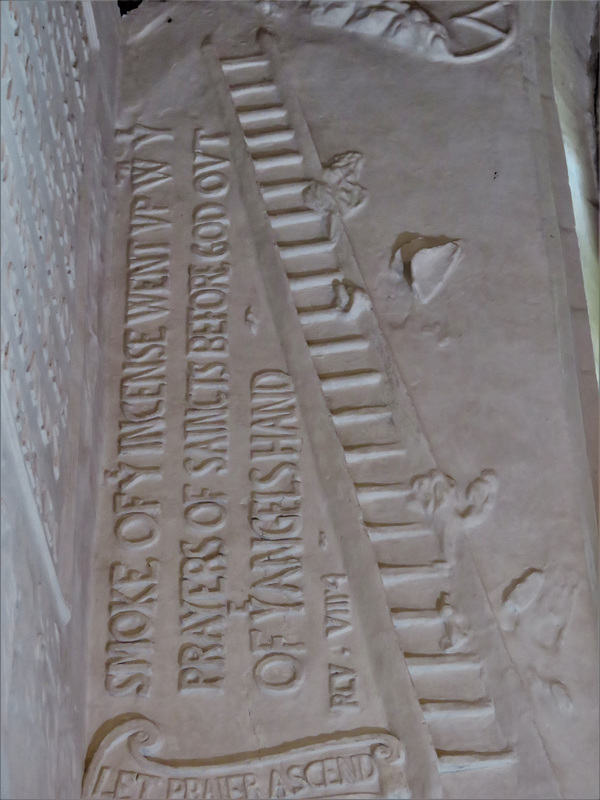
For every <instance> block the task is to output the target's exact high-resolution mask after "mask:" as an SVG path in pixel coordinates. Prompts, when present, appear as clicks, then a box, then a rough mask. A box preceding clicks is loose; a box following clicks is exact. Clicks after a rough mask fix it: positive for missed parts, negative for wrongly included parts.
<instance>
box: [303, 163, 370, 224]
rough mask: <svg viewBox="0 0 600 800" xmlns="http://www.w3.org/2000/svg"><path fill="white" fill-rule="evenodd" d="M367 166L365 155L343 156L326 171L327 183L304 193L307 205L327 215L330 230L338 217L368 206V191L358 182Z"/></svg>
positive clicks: (317, 184)
mask: <svg viewBox="0 0 600 800" xmlns="http://www.w3.org/2000/svg"><path fill="white" fill-rule="evenodd" d="M364 162H365V159H364V156H363V155H362V153H357V152H355V151H353V150H350V151H348V152H347V153H340V154H339V155H337V156H335V157H334V158H332V159H331V161H330V162H329V163H328V164H326V165H325V166H324V167H323V180H322V181H311V183H309V185H308V186H307V187H306V188H305V189H304V192H303V193H302V198H303V200H304V202H305V203H306V205H307V206H308V207H309V208H313V209H314V210H315V211H320V212H321V213H323V214H325V215H326V217H327V219H328V227H329V228H330V229H331V228H332V225H333V223H334V219H335V218H336V217H337V215H340V216H342V217H345V216H347V215H348V214H350V213H352V212H354V211H357V210H358V209H359V208H360V207H361V206H362V205H363V204H364V203H365V202H366V199H367V190H366V189H365V188H364V186H361V185H360V183H359V182H358V178H359V175H360V173H361V170H362V168H363V165H364ZM330 232H331V231H330Z"/></svg>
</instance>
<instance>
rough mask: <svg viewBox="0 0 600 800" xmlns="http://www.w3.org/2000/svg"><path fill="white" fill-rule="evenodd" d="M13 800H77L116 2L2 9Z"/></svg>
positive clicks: (6, 580) (5, 767)
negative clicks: (45, 799)
mask: <svg viewBox="0 0 600 800" xmlns="http://www.w3.org/2000/svg"><path fill="white" fill-rule="evenodd" d="M1 15H2V17H1V23H2V40H1V56H0V58H1V67H0V69H1V81H2V83H1V118H2V149H1V164H2V178H1V192H2V196H1V199H2V262H1V263H2V277H1V281H2V339H1V353H0V355H1V360H2V369H1V370H0V373H1V382H2V575H1V577H2V582H1V592H2V593H1V601H2V608H1V610H2V662H1V668H2V698H1V700H2V716H1V725H2V765H1V766H2V769H1V780H2V784H1V789H0V795H1V796H2V798H65V800H67V798H75V797H78V796H79V794H80V780H81V774H80V771H81V768H82V766H83V760H84V755H85V753H84V746H85V743H84V739H83V731H84V722H85V720H84V709H85V703H84V691H85V684H84V681H85V673H86V671H85V668H84V663H83V659H84V641H85V626H84V620H85V609H86V586H87V583H88V577H89V576H88V574H87V570H88V568H89V567H88V565H89V548H90V542H91V534H92V531H93V526H94V517H95V508H96V501H95V493H96V485H97V463H96V459H95V454H96V453H97V451H98V440H99V436H100V431H99V425H98V420H99V418H100V416H99V411H100V400H101V386H100V382H99V379H98V376H99V374H100V365H101V361H102V353H101V349H100V347H99V341H100V340H101V337H100V335H99V328H100V326H101V316H102V315H101V309H100V306H99V298H100V297H101V296H102V287H101V283H102V276H103V275H104V274H105V264H106V263H107V261H108V252H107V247H108V242H109V238H108V236H107V231H108V230H109V228H110V221H109V210H110V196H111V186H112V181H113V175H112V173H113V170H112V137H113V130H114V108H115V100H116V70H117V65H118V47H117V21H118V10H117V7H116V3H114V4H113V3H111V2H87V3H86V2H84V3H79V2H77V3H76V2H52V3H47V2H27V1H23V0H20V2H3V3H2V4H1Z"/></svg>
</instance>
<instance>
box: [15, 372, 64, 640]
mask: <svg viewBox="0 0 600 800" xmlns="http://www.w3.org/2000/svg"><path fill="white" fill-rule="evenodd" d="M1 383H2V408H3V409H5V410H6V409H8V408H10V405H9V401H8V390H7V388H6V383H5V378H4V373H2V379H1ZM2 444H3V448H4V449H5V452H6V454H7V458H8V459H9V462H10V463H9V465H7V469H6V476H8V475H10V476H11V483H13V482H14V483H16V484H17V485H18V486H19V488H22V490H23V499H24V500H25V503H24V505H23V511H24V512H25V514H26V515H27V518H28V521H29V525H27V526H26V527H27V530H28V532H29V535H31V537H32V541H33V543H34V545H35V547H36V549H37V552H38V553H39V555H40V561H41V563H42V565H43V568H44V572H45V573H46V577H47V579H48V586H49V588H50V591H51V594H52V599H53V601H54V604H55V610H56V614H57V617H58V619H59V620H60V623H61V625H63V626H65V625H68V624H69V621H70V619H71V611H70V609H69V607H68V605H67V603H66V601H65V598H64V595H63V592H62V589H61V587H60V583H59V580H58V575H57V572H56V567H55V566H54V561H53V560H52V555H51V554H50V549H49V548H48V544H47V542H46V535H45V534H44V528H43V525H42V520H41V519H40V515H39V513H38V510H37V506H36V502H35V497H34V495H33V489H32V487H31V481H30V479H29V475H28V473H27V470H26V469H25V464H24V463H23V458H22V455H21V448H20V446H19V436H18V433H17V429H16V427H15V423H14V420H13V419H12V417H11V416H10V414H7V413H6V411H3V413H2ZM5 480H6V478H5Z"/></svg>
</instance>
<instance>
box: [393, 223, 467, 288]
mask: <svg viewBox="0 0 600 800" xmlns="http://www.w3.org/2000/svg"><path fill="white" fill-rule="evenodd" d="M459 241H460V240H459V239H451V238H450V237H448V236H423V235H421V234H418V233H410V232H407V233H402V234H401V235H400V236H399V237H398V238H397V239H396V242H395V244H394V247H393V249H392V258H391V261H390V269H392V270H394V271H395V272H396V273H397V274H398V275H400V276H401V277H403V278H404V279H405V281H406V283H407V284H408V285H409V286H410V288H411V289H412V293H413V295H414V296H415V297H417V298H418V299H419V300H420V301H421V303H428V302H429V301H430V300H431V299H432V298H434V297H435V296H436V295H437V294H438V293H439V291H440V290H441V289H442V287H443V286H444V285H445V283H446V281H447V280H448V278H449V276H450V274H451V273H452V271H453V270H454V268H455V267H456V265H457V264H458V263H459V261H460V260H461V256H462V251H461V247H460V245H459V244H458V242H459Z"/></svg>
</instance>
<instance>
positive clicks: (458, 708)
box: [203, 32, 558, 798]
mask: <svg viewBox="0 0 600 800" xmlns="http://www.w3.org/2000/svg"><path fill="white" fill-rule="evenodd" d="M258 41H259V48H258V49H257V50H256V51H255V52H253V53H250V54H244V55H241V56H239V57H226V58H225V57H222V58H220V57H219V55H218V53H217V50H216V49H215V47H214V46H213V45H212V44H211V43H210V42H206V43H205V44H204V46H203V52H204V54H205V57H206V59H207V62H208V63H209V66H210V68H211V71H212V74H213V77H214V79H215V81H217V83H218V85H219V94H220V99H221V103H222V107H223V112H224V117H225V120H226V122H227V123H228V125H229V127H230V131H231V137H232V147H233V148H234V149H235V148H236V144H238V143H239V148H238V149H237V150H236V153H235V155H234V157H233V163H234V166H235V167H236V168H237V170H238V176H239V179H240V185H241V187H242V193H243V195H244V199H245V202H246V205H247V208H248V213H249V217H250V221H251V224H252V226H253V232H254V236H255V241H256V243H257V248H258V250H259V257H261V256H262V254H263V253H264V254H265V256H266V257H268V260H269V261H270V262H272V263H276V264H277V265H278V269H279V270H280V271H281V272H282V273H283V274H284V275H285V277H286V282H287V287H288V298H289V300H290V301H291V302H288V307H291V308H293V309H295V313H296V315H297V321H298V322H299V325H296V326H295V327H294V329H293V330H294V333H293V334H291V333H289V332H288V333H285V335H284V333H281V332H282V331H284V328H285V327H286V324H287V323H286V320H285V319H283V318H282V313H283V312H282V307H281V306H280V307H277V308H275V307H273V308H272V311H273V315H274V319H275V322H276V325H277V326H278V329H279V331H280V333H281V337H282V342H283V344H284V350H285V349H286V344H285V343H286V341H288V342H289V341H290V339H289V338H287V339H286V337H292V336H293V337H295V338H294V339H293V341H292V346H293V349H294V352H295V353H299V352H300V351H301V349H303V350H304V352H305V353H307V354H308V356H309V358H310V364H311V365H312V370H313V374H314V376H316V378H317V379H318V385H319V386H320V389H321V392H322V396H323V398H324V401H325V404H324V406H326V411H325V413H326V414H327V415H328V417H329V422H328V424H329V425H331V424H332V425H333V429H334V430H335V434H336V436H337V439H338V441H339V444H340V445H341V449H342V451H343V457H344V460H345V469H346V471H347V474H348V475H349V476H350V479H351V482H352V484H353V486H354V490H355V495H356V499H357V501H358V508H359V513H360V517H361V519H360V520H359V521H358V523H359V526H360V525H361V524H362V526H364V530H365V531H366V535H368V539H369V541H370V546H371V551H372V553H373V554H374V559H375V560H376V562H377V564H378V567H379V574H380V577H381V582H382V584H383V589H384V594H385V599H386V603H387V608H388V612H389V615H390V618H391V620H392V622H393V626H394V628H395V631H396V635H397V639H398V642H399V644H400V647H401V650H402V652H403V653H404V658H405V659H406V664H407V667H408V671H409V673H410V677H411V680H412V684H413V687H414V689H413V690H414V692H415V693H416V696H417V697H418V701H419V704H420V708H421V712H422V715H423V717H424V719H425V721H426V723H427V727H428V729H429V732H430V735H431V738H432V741H433V745H434V747H435V751H436V755H437V769H438V771H439V774H440V776H441V781H442V790H443V793H444V796H447V797H462V796H467V795H468V796H481V797H484V796H485V797H496V798H497V797H512V796H514V792H515V789H516V786H517V783H519V784H521V776H522V775H523V773H524V771H525V770H528V771H530V772H531V771H533V772H534V773H536V774H537V781H536V782H534V784H531V783H529V781H527V780H526V781H525V782H524V784H523V785H525V784H528V785H529V786H530V787H532V786H534V785H535V783H537V785H536V786H535V788H531V789H530V792H531V793H530V794H527V796H531V797H534V796H535V797H538V796H539V797H541V796H558V790H557V788H556V785H555V782H554V778H553V777H552V774H551V769H550V767H549V764H548V762H547V759H546V756H545V754H544V752H543V749H542V746H541V741H540V739H539V735H538V732H537V731H536V730H535V729H534V727H533V725H532V724H531V722H530V720H529V719H528V718H527V714H526V712H525V709H526V708H527V701H526V700H525V696H524V693H523V690H522V687H521V684H520V682H519V680H518V679H517V678H516V673H515V671H514V669H513V667H512V665H511V662H510V659H509V656H508V654H507V651H506V650H505V648H504V645H503V642H502V638H501V635H500V632H499V630H498V627H497V624H496V621H495V619H494V616H493V614H492V611H491V608H490V606H489V602H488V600H487V596H486V594H485V590H484V588H483V586H482V584H481V582H480V581H479V578H478V575H477V571H476V568H475V566H474V564H473V562H472V560H471V557H470V554H469V551H468V548H467V546H466V539H465V537H464V532H463V531H464V528H465V527H467V526H468V525H475V524H478V522H479V521H481V520H482V519H483V518H484V516H485V513H486V512H487V510H489V507H490V506H491V503H492V502H493V494H494V491H495V476H494V475H493V473H491V471H485V472H484V473H482V475H481V476H480V477H479V478H477V479H476V480H475V481H473V483H472V484H470V485H469V486H468V487H467V489H466V491H465V492H464V493H461V492H459V491H458V489H457V487H456V486H455V484H454V481H453V480H452V479H451V478H449V477H448V476H446V475H444V474H443V473H442V472H441V471H440V470H439V469H438V467H437V465H436V463H435V460H434V458H433V456H432V453H431V450H430V447H429V444H428V442H427V440H426V438H425V436H424V435H423V433H422V431H421V429H420V424H419V421H418V418H417V415H416V413H415V411H414V408H413V407H412V404H411V401H410V398H409V397H408V394H407V392H406V389H405V387H404V383H403V380H402V377H401V374H400V372H399V369H398V366H397V364H396V363H395V361H394V358H393V356H392V354H391V352H390V350H389V347H388V345H387V342H386V340H385V337H384V335H383V333H382V331H381V329H380V326H379V323H378V319H377V316H376V314H375V311H374V309H373V306H372V304H371V301H370V298H369V296H368V294H367V291H366V288H365V285H364V281H363V279H362V276H361V273H360V269H359V265H358V264H357V262H356V259H355V257H354V254H353V251H352V246H351V244H350V241H349V239H348V236H347V233H346V230H345V227H344V224H343V220H342V216H341V214H339V213H331V212H330V211H328V210H327V209H326V208H321V209H320V208H319V207H318V204H316V203H314V202H308V201H309V200H311V198H312V195H313V194H314V192H313V189H314V186H315V183H316V184H317V185H318V184H323V183H324V182H325V176H324V171H323V167H322V165H321V161H320V159H319V157H318V155H317V152H316V148H315V145H314V143H313V141H312V138H311V135H310V132H309V129H308V126H307V124H306V121H305V119H304V117H303V114H302V111H301V108H300V105H299V103H298V101H297V100H296V98H295V97H294V95H293V93H292V91H291V89H290V84H289V82H288V81H287V76H286V72H285V65H283V64H282V63H281V59H280V56H279V54H278V51H277V47H276V44H275V42H274V40H273V37H272V36H271V35H269V34H266V33H264V32H262V33H259V37H258ZM251 209H252V210H251ZM269 248H270V253H269ZM261 263H262V259H261ZM263 276H264V277H265V279H266V280H268V278H269V275H268V274H267V272H266V270H265V271H264V273H263ZM270 298H271V303H272V306H273V305H274V304H273V294H271V295H270ZM296 331H297V333H296ZM300 339H302V341H301V342H300ZM286 357H287V358H288V362H289V363H290V369H291V364H292V363H293V358H294V354H293V353H291V352H287V351H286ZM313 382H314V381H313ZM305 386H306V384H304V385H302V384H300V383H297V390H298V393H299V402H300V406H301V410H304V412H305V414H304V415H303V416H305V417H307V419H306V424H307V427H309V428H310V424H311V423H309V419H310V417H311V414H312V415H319V414H321V413H322V411H321V409H322V405H317V403H316V402H315V401H314V398H311V397H307V394H306V392H307V390H306V388H305ZM323 408H324V407H323ZM313 424H315V425H316V424H317V422H314V423H313ZM321 424H324V423H323V422H322V420H321ZM309 435H310V430H309ZM313 447H314V441H313ZM342 543H343V537H342ZM355 545H358V542H356V543H352V544H351V546H355ZM344 555H345V556H347V555H348V551H347V550H346V552H345V553H344ZM348 572H349V576H350V581H351V584H352V576H351V575H350V569H349V570H348ZM365 572H367V570H365ZM465 598H466V599H465ZM468 598H471V600H469V599H468ZM472 598H476V600H475V601H473V600H472ZM362 602H363V603H364V602H367V601H366V599H365V597H364V595H363V596H362ZM484 640H486V644H487V645H488V646H487V647H483V646H482V644H483V642H484ZM483 653H486V656H485V658H484V656H483V655H482V654H483ZM492 662H493V663H492ZM509 685H510V689H509V688H508V687H509ZM507 691H509V692H510V698H507ZM517 698H518V700H517ZM525 754H526V755H525Z"/></svg>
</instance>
